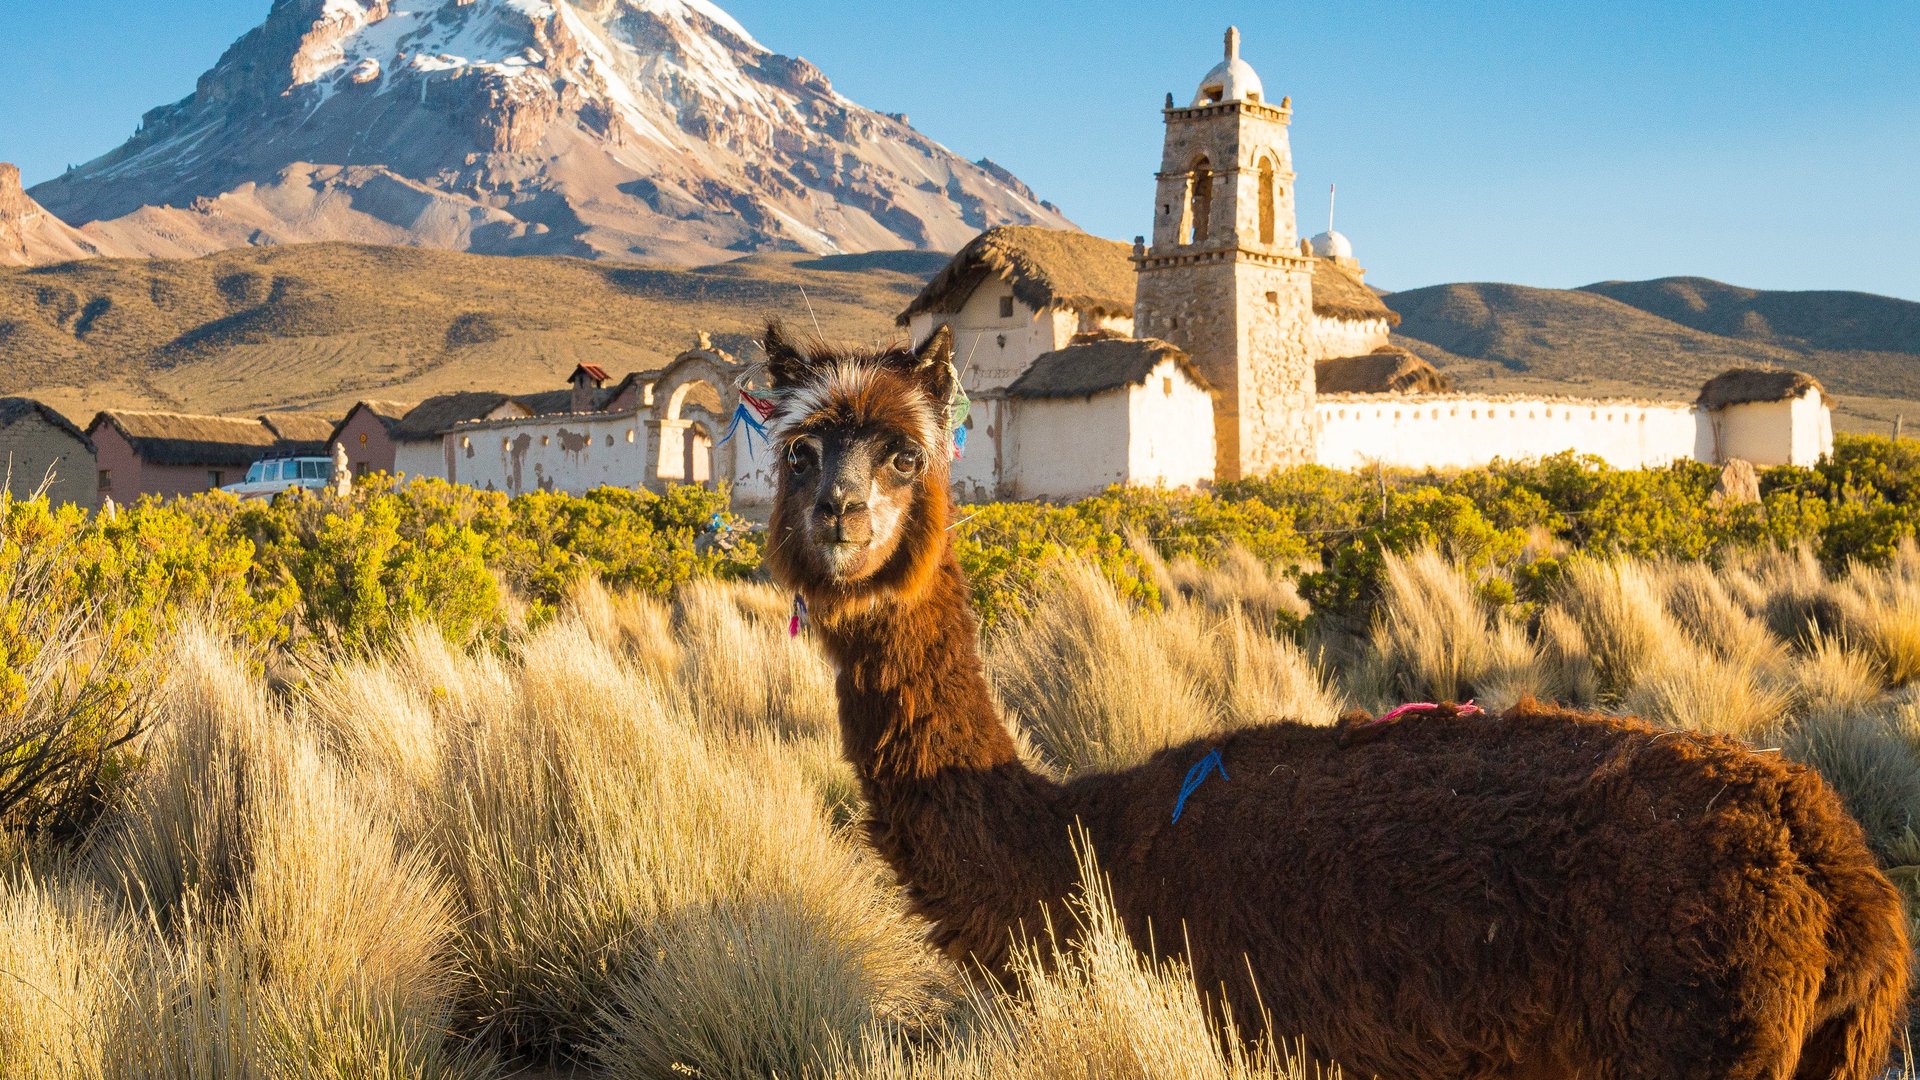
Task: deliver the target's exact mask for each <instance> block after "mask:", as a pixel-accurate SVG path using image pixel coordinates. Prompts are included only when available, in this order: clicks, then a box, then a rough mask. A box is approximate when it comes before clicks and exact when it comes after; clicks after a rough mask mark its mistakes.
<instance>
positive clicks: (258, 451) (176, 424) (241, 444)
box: [87, 409, 284, 468]
mask: <svg viewBox="0 0 1920 1080" xmlns="http://www.w3.org/2000/svg"><path fill="white" fill-rule="evenodd" d="M102 427H112V428H113V429H114V430H115V431H118V432H119V433H120V434H121V436H122V437H124V438H125V439H126V440H127V442H129V443H131V444H132V446H133V452H134V453H135V454H137V455H139V457H140V460H142V461H146V462H149V463H151V464H155V465H206V466H212V467H217V468H233V467H241V466H246V465H251V464H253V463H254V462H256V461H258V460H260V459H261V458H263V457H265V456H267V455H268V454H270V453H273V452H274V451H276V450H281V449H283V448H284V447H283V444H282V443H281V442H280V440H278V439H276V438H274V435H273V432H271V431H269V430H267V426H266V425H265V424H263V423H261V422H260V421H258V420H248V419H243V418H241V417H237V416H188V415H184V414H181V413H161V412H131V411H127V410H121V409H109V410H107V411H105V412H102V413H100V414H99V415H98V416H95V417H94V418H93V423H91V424H88V425H87V434H88V435H92V434H93V433H95V432H97V431H99V430H100V429H101V428H102Z"/></svg>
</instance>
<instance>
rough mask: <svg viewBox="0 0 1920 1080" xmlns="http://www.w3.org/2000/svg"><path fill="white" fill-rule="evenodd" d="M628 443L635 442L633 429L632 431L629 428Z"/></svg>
mask: <svg viewBox="0 0 1920 1080" xmlns="http://www.w3.org/2000/svg"><path fill="white" fill-rule="evenodd" d="M627 441H628V442H632V441H633V429H632V428H628V429H627Z"/></svg>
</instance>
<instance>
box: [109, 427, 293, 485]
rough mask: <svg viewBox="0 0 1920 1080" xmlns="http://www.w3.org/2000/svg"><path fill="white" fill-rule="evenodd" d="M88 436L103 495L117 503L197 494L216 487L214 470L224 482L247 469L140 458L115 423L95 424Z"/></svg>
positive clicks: (236, 480) (237, 477) (238, 477)
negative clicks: (159, 462)
mask: <svg viewBox="0 0 1920 1080" xmlns="http://www.w3.org/2000/svg"><path fill="white" fill-rule="evenodd" d="M88 437H89V438H91V439H92V440H93V445H94V449H95V450H96V451H97V452H98V458H97V460H98V462H99V469H100V474H101V484H100V495H101V497H102V498H105V497H108V496H111V497H112V498H113V501H114V502H116V503H130V502H134V501H135V500H137V499H139V498H140V497H141V496H143V495H196V494H198V493H200V492H202V491H211V490H212V489H213V487H214V486H215V485H214V483H213V477H212V475H211V474H212V473H214V472H218V473H220V483H222V484H237V483H239V482H240V480H241V479H242V478H243V477H245V476H246V473H247V469H246V466H244V465H241V466H218V467H216V466H207V465H154V464H149V463H147V462H144V461H141V460H140V458H139V456H138V455H136V454H135V453H134V452H133V445H132V444H131V443H129V442H127V440H126V437H125V436H123V435H121V434H120V432H119V430H118V429H117V428H115V427H114V426H113V425H112V424H99V425H96V426H95V427H94V429H93V430H92V431H91V432H89V433H88ZM263 453H264V451H263Z"/></svg>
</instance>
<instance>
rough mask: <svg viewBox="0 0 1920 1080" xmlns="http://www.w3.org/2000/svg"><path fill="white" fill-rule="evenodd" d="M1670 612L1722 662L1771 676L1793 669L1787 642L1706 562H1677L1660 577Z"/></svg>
mask: <svg viewBox="0 0 1920 1080" xmlns="http://www.w3.org/2000/svg"><path fill="white" fill-rule="evenodd" d="M1661 577H1662V578H1663V579H1664V584H1665V586H1666V601H1667V611H1668V613H1669V614H1671V615H1672V617H1673V620H1674V622H1675V623H1677V624H1678V625H1679V626H1680V628H1681V629H1683V630H1685V631H1686V632H1687V636H1688V637H1690V638H1692V639H1693V641H1694V644H1696V645H1697V646H1699V647H1700V648H1702V649H1704V650H1706V651H1707V652H1709V653H1712V654H1713V655H1715V656H1718V657H1719V658H1720V659H1722V660H1734V661H1739V662H1741V663H1744V664H1746V665H1748V666H1750V667H1754V668H1758V669H1760V670H1762V671H1767V672H1778V671H1783V670H1785V669H1786V668H1787V666H1788V661H1787V647H1786V643H1785V642H1784V641H1782V640H1781V639H1780V638H1779V637H1778V636H1776V635H1775V634H1774V633H1773V631H1772V630H1770V629H1768V628H1767V625H1766V623H1764V622H1763V621H1761V620H1760V619H1759V618H1756V617H1755V616H1754V615H1753V613H1752V612H1751V611H1750V610H1749V609H1748V608H1747V606H1746V605H1744V604H1742V603H1741V602H1740V601H1739V600H1737V599H1735V597H1734V593H1733V590H1732V589H1730V588H1729V586H1728V585H1727V583H1726V581H1725V580H1723V576H1722V575H1717V574H1715V573H1714V571H1713V568H1712V567H1709V566H1707V565H1706V564H1705V563H1676V564H1673V565H1671V566H1667V567H1664V568H1663V570H1662V573H1661Z"/></svg>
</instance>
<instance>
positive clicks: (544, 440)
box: [540, 435, 553, 446]
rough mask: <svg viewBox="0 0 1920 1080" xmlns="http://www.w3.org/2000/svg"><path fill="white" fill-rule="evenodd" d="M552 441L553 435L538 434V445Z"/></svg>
mask: <svg viewBox="0 0 1920 1080" xmlns="http://www.w3.org/2000/svg"><path fill="white" fill-rule="evenodd" d="M552 441H553V436H551V435H542V436H540V445H541V446H545V445H547V444H548V443H551V442H552Z"/></svg>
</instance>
